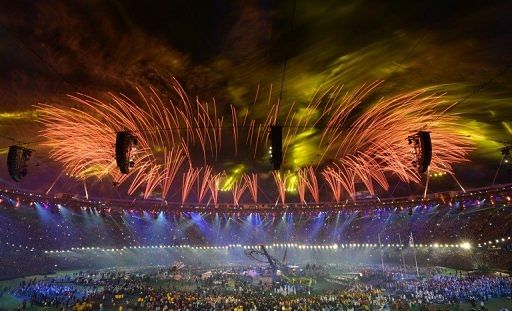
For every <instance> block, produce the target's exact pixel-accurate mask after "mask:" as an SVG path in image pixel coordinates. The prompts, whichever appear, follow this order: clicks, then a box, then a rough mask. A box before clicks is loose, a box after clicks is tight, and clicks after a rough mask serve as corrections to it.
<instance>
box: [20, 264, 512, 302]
mask: <svg viewBox="0 0 512 311" xmlns="http://www.w3.org/2000/svg"><path fill="white" fill-rule="evenodd" d="M375 270H378V269H377V268H375ZM395 270H396V267H390V269H389V271H386V272H387V273H386V274H387V275H390V274H392V273H393V272H392V271H395ZM223 271H224V273H220V271H217V273H214V274H211V276H209V277H208V279H207V280H208V282H206V281H205V280H202V279H201V271H196V272H195V273H190V272H188V273H185V272H183V273H182V274H183V275H185V274H186V275H187V277H186V278H185V277H184V278H183V279H186V280H187V281H188V282H189V283H188V284H189V285H190V284H191V285H193V286H192V288H190V289H189V290H185V289H184V288H183V287H179V288H176V284H174V285H170V284H167V285H165V283H158V280H162V276H163V270H161V269H157V270H154V271H144V272H141V271H122V270H111V271H95V272H79V273H75V274H69V275H63V276H59V277H55V278H44V279H41V280H36V279H33V280H30V281H28V282H23V283H21V284H20V285H19V287H17V288H15V289H13V290H12V291H11V294H12V295H14V296H16V297H17V298H18V299H20V300H23V304H22V305H20V307H19V309H25V308H28V307H30V306H32V305H37V306H45V307H53V308H54V309H56V310H160V311H164V310H198V311H199V310H205V311H206V310H234V311H243V310H246V311H247V310H254V311H256V310H312V311H314V310H318V311H327V310H428V308H429V307H433V306H443V308H445V309H450V310H458V306H459V305H460V304H461V303H470V304H471V305H472V306H473V308H474V309H475V310H476V309H479V310H485V309H486V307H485V306H486V303H487V301H489V300H490V299H493V298H497V297H508V299H510V298H511V296H512V278H511V277H501V276H486V275H479V276H468V275H462V274H460V275H459V274H457V275H451V276H448V275H439V274H435V271H436V270H435V269H433V270H431V272H432V274H431V275H428V276H427V275H426V276H423V277H422V278H417V279H416V278H414V279H410V278H404V279H398V280H390V279H389V278H384V279H382V280H383V282H382V283H381V284H380V285H374V284H371V285H370V284H368V283H365V282H363V281H361V280H354V281H353V282H352V283H351V284H348V286H347V287H345V288H343V289H337V290H328V291H322V292H314V293H309V294H308V293H306V292H301V293H291V292H290V293H288V294H284V293H283V292H279V291H276V290H275V287H274V290H273V289H272V288H267V289H264V288H262V287H259V286H254V284H253V283H251V282H247V280H246V279H244V278H237V276H234V275H232V274H231V272H232V271H233V269H229V270H228V269H225V270H223ZM203 272H204V271H203ZM332 272H334V271H332ZM227 273H229V274H227ZM165 275H167V273H166V274H165ZM225 275H230V277H229V278H232V279H234V280H235V281H234V282H233V284H232V285H231V286H227V285H226V283H227V282H223V283H222V285H221V286H213V284H220V282H219V283H216V282H211V281H216V280H221V279H224V280H225ZM509 301H511V300H509ZM510 304H512V301H511V302H510V303H509V305H510ZM502 310H508V309H506V308H505V306H504V308H503V309H502Z"/></svg>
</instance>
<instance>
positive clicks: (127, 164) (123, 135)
mask: <svg viewBox="0 0 512 311" xmlns="http://www.w3.org/2000/svg"><path fill="white" fill-rule="evenodd" d="M136 146H137V138H136V137H135V136H134V135H133V134H132V133H131V132H129V131H124V132H118V133H117V134H116V147H115V152H116V163H117V167H118V168H119V170H120V171H121V173H123V174H128V173H129V172H130V169H131V168H133V167H134V166H135V158H134V156H133V151H134V150H135V149H136Z"/></svg>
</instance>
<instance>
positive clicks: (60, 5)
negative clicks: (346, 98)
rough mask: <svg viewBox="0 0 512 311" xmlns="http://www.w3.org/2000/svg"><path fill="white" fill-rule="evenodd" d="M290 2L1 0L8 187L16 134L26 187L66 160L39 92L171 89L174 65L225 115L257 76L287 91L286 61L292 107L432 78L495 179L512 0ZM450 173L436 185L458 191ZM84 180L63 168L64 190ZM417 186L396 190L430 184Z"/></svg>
mask: <svg viewBox="0 0 512 311" xmlns="http://www.w3.org/2000/svg"><path fill="white" fill-rule="evenodd" d="M293 7H294V2H293V1H289V0H286V1H272V0H266V1H190V0H176V1H146V2H145V1H131V0H130V1H111V0H110V1H73V2H65V1H28V0H26V1H21V0H20V1H1V3H0V185H6V186H9V187H14V186H15V183H14V182H13V181H11V180H10V179H9V176H8V174H7V171H6V167H5V158H6V152H7V148H8V146H9V145H11V144H13V143H23V142H29V143H32V144H29V146H30V147H31V148H33V149H35V150H36V154H35V156H34V157H35V161H36V162H37V163H38V164H39V165H38V166H37V167H33V168H31V170H30V172H29V174H30V176H27V178H26V180H24V181H23V182H22V183H20V184H18V185H16V186H17V187H21V188H23V189H28V190H32V189H33V190H38V191H45V190H46V189H47V188H48V186H49V184H51V183H52V181H53V180H55V178H56V176H57V175H58V174H59V173H60V171H61V169H60V165H59V164H58V163H56V162H54V161H52V160H50V159H49V158H48V156H47V150H46V149H45V148H44V147H42V146H40V144H39V141H40V140H41V138H40V137H38V135H37V133H38V131H39V130H41V126H42V125H41V124H40V123H37V122H36V121H37V118H38V113H37V112H36V110H35V108H34V107H33V105H35V104H38V103H47V104H60V105H71V104H70V103H69V100H68V99H67V98H66V96H65V95H66V94H70V93H76V92H80V93H85V94H89V95H92V96H97V97H100V98H101V97H102V96H104V95H105V94H106V93H107V92H113V93H124V94H128V95H129V96H131V95H134V94H135V89H136V87H149V86H151V87H153V88H155V89H156V90H157V91H158V92H160V93H162V94H165V93H166V92H169V89H168V84H167V83H166V81H168V80H169V79H170V78H171V77H176V79H177V80H179V81H180V82H181V83H182V85H183V87H184V89H186V90H187V92H188V93H189V94H190V95H191V96H194V97H195V96H198V97H200V98H203V99H208V100H209V99H211V98H215V99H216V101H217V102H220V103H224V105H223V107H225V109H224V111H221V113H225V114H226V115H227V116H229V114H230V112H229V105H230V104H232V105H234V106H236V107H239V108H243V107H245V106H248V105H250V104H251V103H252V101H253V99H254V96H255V92H256V90H257V89H258V88H261V89H266V88H269V86H270V85H272V86H273V87H274V89H275V90H278V89H279V86H280V83H281V79H282V71H283V66H284V63H285V61H286V60H287V68H286V74H285V79H284V86H283V95H282V98H283V106H282V111H286V110H287V109H286V108H288V109H292V108H290V107H291V105H292V103H293V102H297V103H298V104H299V105H300V104H301V103H307V102H308V101H310V99H311V97H312V95H313V94H314V92H315V90H316V89H317V88H319V87H322V86H326V85H327V86H329V85H343V86H344V88H345V89H347V90H350V89H354V88H357V87H359V86H361V85H362V84H364V83H368V82H373V81H376V80H384V81H385V82H384V83H383V85H382V87H380V88H379V90H378V93H377V94H375V95H374V96H375V97H382V98H386V97H389V96H392V95H396V94H398V93H401V92H408V91H412V90H416V89H420V88H429V89H431V90H433V91H435V92H437V93H444V94H445V95H444V96H445V99H446V100H447V101H448V104H449V105H450V104H453V103H456V102H457V101H460V104H456V105H454V107H453V108H452V109H450V111H449V112H450V113H453V114H456V115H458V116H459V117H460V119H459V120H458V125H459V126H460V131H459V134H460V135H466V136H469V139H470V140H471V141H472V142H473V143H474V144H475V147H476V149H475V151H473V152H472V153H471V155H470V159H471V163H470V164H463V165H459V166H457V167H455V172H456V175H457V177H458V178H459V179H460V181H461V183H462V184H463V185H465V186H467V187H478V186H485V185H489V184H490V183H491V181H492V179H493V177H494V173H495V171H496V168H497V167H498V165H499V163H500V159H501V154H500V152H499V151H498V150H497V149H499V148H501V147H503V146H504V145H506V144H507V143H512V137H511V136H512V111H511V109H510V108H511V107H512V101H511V100H512V89H511V86H512V72H511V71H512V68H510V67H511V65H512V53H511V52H512V51H511V50H512V18H510V12H512V2H511V1H378V0H375V1H357V0H350V1H334V0H332V1H329V0H324V1H305V0H297V2H296V12H295V16H293V15H294V14H293ZM509 69H510V70H509ZM274 95H277V91H274ZM262 109H263V108H262ZM261 113H262V114H263V113H264V112H261ZM284 113H285V112H283V115H282V116H280V117H281V118H283V117H285V115H284ZM38 148H39V149H38ZM434 148H435V146H434ZM510 170H512V167H511V168H508V167H507V165H504V166H503V168H502V169H501V170H500V174H499V175H498V179H497V180H498V182H509V181H510V176H511V175H510V172H509V171H510ZM443 178H444V179H443V180H436V181H434V182H433V184H432V185H431V187H432V190H433V191H436V190H437V191H440V190H447V189H457V185H456V184H455V183H454V181H453V180H452V179H450V178H448V177H443ZM91 184H92V185H94V187H91V188H92V190H91V191H92V193H95V194H97V195H112V190H111V189H110V188H111V185H110V182H108V181H100V182H98V181H94V182H92V181H91ZM109 186H110V187H109ZM393 186H394V183H393ZM81 187H82V183H81V182H76V181H71V182H67V179H63V180H61V181H59V183H58V185H57V191H62V192H80V191H82V190H81ZM107 188H108V190H105V189H107ZM402 188H403V189H402ZM409 189H411V188H410V187H408V186H407V185H400V186H399V187H398V193H401V194H409V193H410V192H411V191H412V192H413V193H416V194H418V193H421V189H422V187H421V186H414V185H413V186H412V190H409ZM400 191H402V192H400ZM408 192H409V193H408Z"/></svg>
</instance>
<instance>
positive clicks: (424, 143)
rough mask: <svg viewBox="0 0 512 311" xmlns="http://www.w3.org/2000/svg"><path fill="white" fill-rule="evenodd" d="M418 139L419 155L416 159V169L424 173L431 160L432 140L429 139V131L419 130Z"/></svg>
mask: <svg viewBox="0 0 512 311" xmlns="http://www.w3.org/2000/svg"><path fill="white" fill-rule="evenodd" d="M418 136H419V140H420V151H421V157H420V160H419V161H418V162H419V163H418V164H419V165H418V170H419V172H420V173H425V172H426V171H427V170H428V167H429V166H430V162H432V141H431V140H430V133H429V132H424V131H420V132H418Z"/></svg>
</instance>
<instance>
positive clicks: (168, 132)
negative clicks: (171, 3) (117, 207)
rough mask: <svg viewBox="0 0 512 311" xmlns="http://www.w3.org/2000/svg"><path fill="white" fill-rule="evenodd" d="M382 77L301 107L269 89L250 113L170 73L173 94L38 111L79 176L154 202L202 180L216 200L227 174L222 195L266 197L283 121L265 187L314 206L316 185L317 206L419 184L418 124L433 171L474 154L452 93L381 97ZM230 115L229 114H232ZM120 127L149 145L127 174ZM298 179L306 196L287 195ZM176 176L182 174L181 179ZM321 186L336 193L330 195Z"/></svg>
mask: <svg viewBox="0 0 512 311" xmlns="http://www.w3.org/2000/svg"><path fill="white" fill-rule="evenodd" d="M381 84H382V82H380V81H377V82H374V83H370V84H367V85H364V86H363V87H361V88H359V89H357V90H354V91H352V92H346V93H343V88H342V87H341V86H335V87H331V88H328V89H326V90H324V91H317V92H316V94H315V96H314V98H313V100H312V101H311V102H310V103H309V104H307V105H298V104H296V103H292V104H291V105H290V107H289V108H288V109H287V110H286V111H282V110H283V109H282V107H281V103H280V102H279V101H278V102H273V100H272V98H273V96H272V87H270V90H269V92H268V97H267V95H264V96H263V97H264V99H263V101H264V103H263V105H264V108H265V111H266V112H267V113H265V114H264V116H263V117H261V116H260V117H259V118H251V117H252V116H253V114H252V112H251V111H250V109H249V108H247V109H245V111H244V112H243V113H240V111H239V110H240V108H239V107H237V106H235V105H229V107H227V108H228V109H224V108H225V107H221V106H220V105H219V104H217V103H216V102H215V100H213V101H212V102H211V103H208V102H201V101H199V99H195V100H191V99H190V98H189V97H188V96H187V94H186V92H185V91H184V90H183V88H182V87H181V85H180V84H179V83H178V82H177V81H176V80H171V82H170V86H171V89H172V90H173V92H174V93H173V94H172V95H171V96H168V97H170V98H167V97H166V99H163V98H162V97H161V95H159V94H158V93H157V92H156V91H155V90H154V89H152V88H149V89H148V90H137V91H138V94H139V96H138V100H137V101H135V100H132V99H130V98H128V97H127V96H124V95H114V94H108V98H107V99H106V100H99V99H96V98H93V97H90V96H87V95H84V94H77V95H70V96H68V97H69V100H70V101H71V102H72V103H73V104H74V105H73V106H75V107H78V108H69V107H64V106H55V105H46V104H39V105H37V108H38V111H39V114H40V116H41V118H40V122H42V124H43V125H44V129H43V130H42V131H41V135H42V136H44V137H45V138H46V142H45V143H44V144H45V145H46V146H49V147H50V155H51V157H52V158H53V159H54V160H56V161H58V162H61V163H62V164H63V167H64V170H65V172H66V173H68V174H69V175H72V176H75V177H77V178H79V179H82V180H85V179H88V178H92V177H96V178H106V177H108V178H111V179H112V180H113V181H114V182H115V183H116V184H128V187H127V188H128V193H129V194H136V193H142V196H143V197H144V198H148V197H150V196H151V195H153V194H155V193H159V194H160V197H161V198H162V199H168V197H169V196H170V194H169V191H170V189H171V188H172V186H173V185H174V186H175V187H177V188H178V187H181V192H177V193H181V198H180V199H181V200H177V201H178V202H180V201H181V202H182V203H186V202H187V200H189V198H190V193H191V191H192V189H193V188H194V184H197V201H198V202H199V203H201V202H205V200H206V199H207V197H208V195H209V202H212V203H213V204H217V203H218V202H219V200H220V199H221V198H220V196H219V190H220V189H219V185H220V184H223V180H224V179H226V178H228V179H229V180H232V181H233V183H232V185H231V186H230V188H229V189H222V191H227V190H230V191H231V193H232V195H231V200H232V201H233V202H234V203H235V204H236V205H238V204H240V203H243V202H240V200H241V199H242V194H243V193H244V192H245V190H248V192H249V194H250V196H251V198H252V201H254V202H255V203H256V202H258V189H259V188H258V187H259V185H258V181H259V180H262V179H264V178H265V177H264V176H267V177H266V179H267V181H268V179H269V177H268V176H269V175H268V174H263V175H262V174H258V173H260V172H261V173H264V172H265V171H268V169H269V166H268V167H266V166H264V165H261V164H256V163H263V162H267V161H268V155H267V148H268V146H269V138H268V134H267V129H268V127H269V126H271V125H276V124H281V125H282V126H283V155H284V161H283V171H282V172H273V174H272V175H270V178H271V179H273V180H274V183H272V182H267V183H266V184H267V185H271V184H274V187H275V189H277V193H278V201H279V202H281V203H283V204H284V203H285V202H286V200H287V199H288V198H292V199H290V200H295V201H300V202H302V203H306V201H307V196H306V192H308V193H309V195H310V197H311V198H312V201H314V202H320V201H321V200H332V201H335V202H339V201H340V200H342V198H343V197H344V196H346V197H349V198H352V199H353V200H355V199H356V197H355V193H356V189H359V190H360V189H364V190H367V191H368V192H369V193H371V194H375V193H376V192H377V191H378V189H384V190H387V189H388V188H389V182H388V178H389V177H390V176H395V177H396V178H398V179H400V180H401V181H403V182H419V181H420V180H421V176H420V175H419V174H418V172H417V171H416V170H415V169H414V168H413V166H412V165H411V163H412V162H413V161H414V160H415V155H414V153H413V152H412V151H413V150H412V148H411V146H409V145H408V143H407V139H406V138H407V136H409V135H411V134H413V133H416V132H417V131H419V130H427V131H430V132H431V139H432V145H433V154H432V162H431V166H430V167H431V169H432V170H435V171H436V172H446V173H450V174H451V173H453V164H456V163H461V162H465V161H467V154H468V152H469V151H470V150H471V149H472V146H471V145H470V142H469V140H468V139H467V138H465V137H463V136H460V135H458V134H457V130H456V129H457V128H459V127H460V126H459V125H458V124H457V121H458V118H457V116H455V115H450V114H446V113H443V108H444V107H446V105H447V103H446V102H445V100H444V99H443V96H442V94H433V93H432V92H431V90H429V89H421V90H415V91H412V92H408V93H404V94H399V95H397V96H394V97H390V98H382V99H380V100H376V101H375V100H373V101H372V100H371V98H373V97H374V94H375V93H376V91H377V90H378V89H379V86H380V85H381ZM260 94H262V91H261V90H260V88H259V87H258V90H257V92H256V97H255V99H254V104H253V105H252V107H255V108H254V109H261V104H259V105H257V104H256V103H258V102H259V98H258V97H259V96H260ZM372 96H373V97H372ZM245 108H246V107H245ZM219 111H229V113H228V114H227V116H226V117H225V116H224V115H222V114H220V113H219ZM280 117H282V120H283V121H282V122H281V123H280V122H279V120H280ZM118 131H130V132H132V133H133V135H134V136H136V138H137V140H138V142H139V144H138V147H137V149H136V150H135V151H134V156H135V158H136V165H135V167H134V168H133V169H132V170H131V171H130V173H129V174H127V175H121V174H120V173H119V172H118V169H117V167H116V164H115V160H114V148H113V147H112V146H113V142H114V141H115V135H116V132H118ZM222 157H228V158H229V161H223V160H222ZM234 160H235V161H238V163H244V165H242V166H243V167H244V169H240V170H239V172H238V174H239V175H238V176H228V175H229V174H227V173H225V172H226V171H230V170H229V168H228V167H226V166H227V165H228V164H226V163H230V164H229V165H231V166H232V165H233V163H234ZM255 171H256V172H257V173H255ZM292 175H293V176H295V177H294V178H293V180H294V181H295V183H296V188H297V190H298V198H293V195H287V191H288V189H289V188H290V187H289V185H288V188H287V183H288V182H289V181H291V180H292V178H291V177H290V176H292ZM176 176H181V177H182V178H181V179H182V182H179V181H177V182H176V180H175V179H176ZM178 179H179V178H178ZM260 184H263V183H262V182H260ZM264 188H265V187H263V189H264ZM320 189H329V190H330V195H326V194H325V193H321V192H320ZM271 192H275V191H271ZM263 194H265V193H264V192H263ZM265 196H266V197H268V196H267V195H265ZM269 200H270V201H271V200H273V199H272V198H270V199H269Z"/></svg>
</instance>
